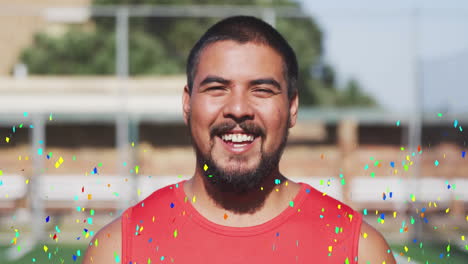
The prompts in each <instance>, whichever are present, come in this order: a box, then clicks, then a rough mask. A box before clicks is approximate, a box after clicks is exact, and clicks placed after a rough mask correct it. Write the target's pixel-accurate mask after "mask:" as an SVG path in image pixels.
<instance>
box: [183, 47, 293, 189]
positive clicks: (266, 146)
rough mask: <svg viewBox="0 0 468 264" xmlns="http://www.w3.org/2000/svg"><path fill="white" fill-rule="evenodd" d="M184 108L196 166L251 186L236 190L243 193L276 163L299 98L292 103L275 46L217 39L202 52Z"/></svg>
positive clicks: (225, 178)
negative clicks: (205, 164)
mask: <svg viewBox="0 0 468 264" xmlns="http://www.w3.org/2000/svg"><path fill="white" fill-rule="evenodd" d="M183 105H184V118H185V122H186V123H187V124H188V126H189V128H190V131H191V135H192V140H193V143H194V146H195V149H196V152H197V161H198V163H199V164H198V166H199V167H201V168H203V166H204V164H200V163H207V165H208V166H209V167H210V166H211V167H215V170H213V171H215V172H216V173H217V174H222V175H213V177H214V178H215V177H222V178H224V179H223V180H224V181H225V182H233V183H241V185H242V184H244V185H245V184H247V186H249V187H245V186H244V187H242V188H241V189H237V191H240V192H242V191H246V190H245V189H246V188H247V189H249V188H253V187H256V186H253V185H255V184H253V185H252V184H250V185H249V184H248V182H250V181H252V180H253V181H256V182H257V183H258V182H259V181H260V179H259V178H261V177H266V176H267V175H257V174H265V173H268V169H266V168H264V167H270V170H271V169H274V168H276V167H275V166H277V165H278V162H279V157H280V155H281V152H282V148H283V147H284V144H285V142H286V137H287V132H288V129H289V128H290V127H292V126H293V125H294V124H295V121H296V115H297V106H298V99H297V96H295V97H294V98H293V99H292V100H289V99H288V91H287V83H286V80H285V78H284V74H283V60H282V58H281V57H280V55H279V54H277V53H276V51H274V50H273V49H272V48H270V47H268V46H265V45H261V44H255V43H250V42H249V43H245V44H239V43H237V42H234V41H219V42H215V43H213V44H211V45H209V46H207V47H206V48H205V49H204V50H203V51H202V53H201V55H200V59H199V64H198V69H197V73H196V76H195V77H194V82H193V88H192V92H191V94H189V91H188V89H187V87H186V89H185V91H184V96H183ZM208 163H209V164H208ZM271 163H276V164H271ZM272 166H273V168H271V167H272ZM211 169H214V168H211ZM265 169H266V170H265ZM215 181H216V180H215ZM242 182H244V183H242Z"/></svg>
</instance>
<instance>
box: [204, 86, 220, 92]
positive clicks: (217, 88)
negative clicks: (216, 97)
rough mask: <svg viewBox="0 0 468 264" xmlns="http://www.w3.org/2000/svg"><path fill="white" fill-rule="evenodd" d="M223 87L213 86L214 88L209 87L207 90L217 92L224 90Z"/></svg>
mask: <svg viewBox="0 0 468 264" xmlns="http://www.w3.org/2000/svg"><path fill="white" fill-rule="evenodd" d="M222 89H223V87H221V86H213V87H208V88H206V91H216V90H222Z"/></svg>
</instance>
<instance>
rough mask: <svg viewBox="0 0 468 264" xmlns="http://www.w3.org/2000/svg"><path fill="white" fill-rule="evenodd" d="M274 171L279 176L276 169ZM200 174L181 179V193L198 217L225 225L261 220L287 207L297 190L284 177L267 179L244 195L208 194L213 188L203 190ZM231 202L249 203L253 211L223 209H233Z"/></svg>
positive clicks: (248, 223)
mask: <svg viewBox="0 0 468 264" xmlns="http://www.w3.org/2000/svg"><path fill="white" fill-rule="evenodd" d="M277 173H278V175H280V174H279V172H277ZM202 177H203V175H202V174H201V173H197V172H196V173H195V175H194V177H192V178H191V179H190V180H188V181H187V182H185V184H184V191H185V194H186V195H187V197H188V198H189V201H191V202H192V205H193V206H194V208H195V209H196V210H197V211H198V212H199V213H200V214H201V215H202V216H204V217H205V218H207V219H208V220H210V221H211V222H214V223H217V224H220V225H225V226H234V227H246V226H254V225H259V224H262V223H265V222H267V221H269V220H271V219H273V218H274V217H276V216H278V215H279V214H280V213H281V212H282V211H284V210H285V209H286V208H288V206H289V202H290V201H292V200H293V199H294V198H295V197H296V195H297V193H298V192H299V189H300V185H299V184H298V183H295V182H292V181H288V180H286V179H285V178H284V181H282V182H281V183H280V184H276V183H275V182H274V180H270V179H269V178H268V180H267V181H266V182H265V183H264V186H263V188H259V190H253V191H251V192H248V193H246V194H242V195H237V194H232V193H216V194H215V195H213V194H211V195H210V194H209V193H208V192H209V191H211V192H212V191H215V190H207V188H206V185H205V184H204V182H203V178H202ZM213 197H215V198H213ZM214 199H217V200H216V201H215V200H214ZM221 204H223V205H224V207H223V206H221ZM252 204H253V205H254V206H252ZM235 205H237V206H240V207H241V206H249V205H250V206H252V208H253V209H254V210H251V211H250V212H246V213H238V211H239V210H229V209H226V208H235Z"/></svg>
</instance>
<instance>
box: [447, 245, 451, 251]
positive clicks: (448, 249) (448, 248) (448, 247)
mask: <svg viewBox="0 0 468 264" xmlns="http://www.w3.org/2000/svg"><path fill="white" fill-rule="evenodd" d="M447 252H450V244H448V245H447Z"/></svg>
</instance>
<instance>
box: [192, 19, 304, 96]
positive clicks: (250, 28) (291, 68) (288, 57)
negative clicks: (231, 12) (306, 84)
mask: <svg viewBox="0 0 468 264" xmlns="http://www.w3.org/2000/svg"><path fill="white" fill-rule="evenodd" d="M223 40H232V41H236V42H239V43H241V44H243V43H247V42H253V43H259V44H264V45H267V46H269V47H271V48H272V49H273V50H275V51H276V52H278V54H279V55H280V56H281V57H282V59H283V72H284V76H285V80H286V82H287V84H288V97H289V98H292V96H293V95H294V94H295V93H296V92H297V87H296V82H297V78H298V66H297V59H296V54H295V53H294V50H293V49H292V48H291V46H289V44H288V42H287V41H286V40H285V39H284V37H283V36H282V35H281V34H280V33H279V32H278V31H277V30H276V29H274V28H273V27H272V26H270V25H269V24H268V23H266V22H264V21H262V20H261V19H258V18H256V17H252V16H233V17H228V18H225V19H223V20H221V21H219V22H218V23H216V24H214V25H213V26H211V27H210V28H209V29H208V30H207V31H206V32H205V34H203V36H202V37H201V38H200V39H199V40H198V41H197V43H195V46H193V48H192V50H191V51H190V54H189V56H188V61H187V69H186V71H187V86H188V89H189V91H190V93H191V92H192V87H193V80H194V79H195V75H196V73H197V68H198V63H199V60H200V55H201V53H202V51H203V50H204V48H206V47H207V46H209V45H210V44H213V43H215V42H218V41H223Z"/></svg>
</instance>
